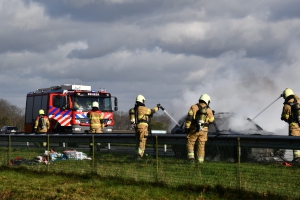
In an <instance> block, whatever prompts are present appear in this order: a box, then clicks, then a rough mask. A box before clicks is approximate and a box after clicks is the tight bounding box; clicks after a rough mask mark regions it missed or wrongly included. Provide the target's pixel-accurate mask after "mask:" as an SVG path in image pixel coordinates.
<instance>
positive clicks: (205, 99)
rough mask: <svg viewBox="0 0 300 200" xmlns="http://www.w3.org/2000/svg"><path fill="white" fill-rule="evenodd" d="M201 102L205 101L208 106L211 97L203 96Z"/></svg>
mask: <svg viewBox="0 0 300 200" xmlns="http://www.w3.org/2000/svg"><path fill="white" fill-rule="evenodd" d="M199 101H204V102H205V103H206V104H207V105H209V103H210V96H208V94H202V95H201V96H200V98H199Z"/></svg>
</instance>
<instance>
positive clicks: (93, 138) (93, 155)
mask: <svg viewBox="0 0 300 200" xmlns="http://www.w3.org/2000/svg"><path fill="white" fill-rule="evenodd" d="M92 143H93V146H92V151H93V152H92V157H93V159H92V160H93V170H94V172H97V170H96V169H95V137H94V134H93V135H92Z"/></svg>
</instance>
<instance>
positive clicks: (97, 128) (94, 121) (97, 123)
mask: <svg viewBox="0 0 300 200" xmlns="http://www.w3.org/2000/svg"><path fill="white" fill-rule="evenodd" d="M87 117H88V118H89V120H90V131H89V132H90V133H102V131H103V128H104V123H103V113H102V112H101V111H100V110H99V104H98V102H96V101H94V102H93V103H92V110H90V111H89V112H88V113H87Z"/></svg>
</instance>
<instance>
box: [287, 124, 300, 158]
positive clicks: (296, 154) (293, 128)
mask: <svg viewBox="0 0 300 200" xmlns="http://www.w3.org/2000/svg"><path fill="white" fill-rule="evenodd" d="M289 135H290V136H297V137H299V136H300V127H299V125H298V124H297V123H291V124H290V126H289ZM297 158H300V150H299V149H294V150H293V159H297Z"/></svg>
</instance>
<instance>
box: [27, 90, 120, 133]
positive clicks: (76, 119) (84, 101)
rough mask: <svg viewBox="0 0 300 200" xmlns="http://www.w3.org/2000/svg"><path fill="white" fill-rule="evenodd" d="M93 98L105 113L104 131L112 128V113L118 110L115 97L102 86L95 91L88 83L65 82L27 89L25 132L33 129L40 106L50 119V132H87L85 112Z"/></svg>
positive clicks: (90, 106) (88, 128) (90, 105)
mask: <svg viewBox="0 0 300 200" xmlns="http://www.w3.org/2000/svg"><path fill="white" fill-rule="evenodd" d="M95 101H96V102H98V103H99V110H101V112H102V113H103V115H104V123H105V127H104V130H103V132H110V131H112V130H113V126H114V113H113V112H114V111H117V110H118V100H117V98H116V97H113V96H111V94H110V93H107V92H106V90H105V88H100V90H99V91H95V90H92V89H91V86H86V85H72V84H64V85H57V86H52V87H49V88H40V89H37V90H36V91H34V92H29V93H28V94H27V97H26V108H25V132H26V133H32V132H33V131H34V122H35V119H36V117H37V116H38V111H39V110H40V109H43V110H44V111H45V115H47V116H48V118H49V121H50V129H49V131H48V132H49V133H87V132H88V131H89V130H90V124H89V119H88V118H87V113H88V111H90V110H91V109H92V103H93V102H95Z"/></svg>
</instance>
